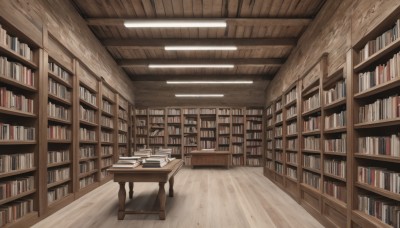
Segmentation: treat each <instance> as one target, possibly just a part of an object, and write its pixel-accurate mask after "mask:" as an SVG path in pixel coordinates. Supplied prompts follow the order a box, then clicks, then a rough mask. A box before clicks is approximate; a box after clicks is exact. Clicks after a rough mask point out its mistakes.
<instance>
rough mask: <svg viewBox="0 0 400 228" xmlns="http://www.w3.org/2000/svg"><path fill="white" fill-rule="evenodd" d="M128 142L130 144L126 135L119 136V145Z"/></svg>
mask: <svg viewBox="0 0 400 228" xmlns="http://www.w3.org/2000/svg"><path fill="white" fill-rule="evenodd" d="M150 140H151V139H150ZM127 142H128V137H127V136H126V134H118V143H127Z"/></svg>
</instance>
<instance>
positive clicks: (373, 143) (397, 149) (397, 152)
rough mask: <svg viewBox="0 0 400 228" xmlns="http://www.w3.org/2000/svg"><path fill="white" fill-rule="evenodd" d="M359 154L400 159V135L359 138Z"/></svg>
mask: <svg viewBox="0 0 400 228" xmlns="http://www.w3.org/2000/svg"><path fill="white" fill-rule="evenodd" d="M358 152H359V153H362V154H369V155H387V156H393V157H400V138H399V135H397V134H392V135H390V136H381V137H376V136H367V137H360V138H358Z"/></svg>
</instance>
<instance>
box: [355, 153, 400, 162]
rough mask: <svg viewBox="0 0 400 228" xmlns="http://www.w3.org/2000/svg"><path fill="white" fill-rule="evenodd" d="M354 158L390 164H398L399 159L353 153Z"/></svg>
mask: <svg viewBox="0 0 400 228" xmlns="http://www.w3.org/2000/svg"><path fill="white" fill-rule="evenodd" d="M354 157H356V158H362V159H370V160H378V161H385V162H391V163H400V157H393V156H384V155H369V154H361V153H354Z"/></svg>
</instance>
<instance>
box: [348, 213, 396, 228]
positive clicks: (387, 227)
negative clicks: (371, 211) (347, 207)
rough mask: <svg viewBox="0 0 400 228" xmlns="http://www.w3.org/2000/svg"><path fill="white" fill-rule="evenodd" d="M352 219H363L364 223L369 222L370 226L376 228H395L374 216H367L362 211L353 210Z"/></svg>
mask: <svg viewBox="0 0 400 228" xmlns="http://www.w3.org/2000/svg"><path fill="white" fill-rule="evenodd" d="M352 217H353V220H359V219H361V220H363V221H368V224H369V225H371V226H374V227H381V228H393V226H390V225H388V224H385V223H383V222H382V221H381V220H379V219H377V218H375V217H374V216H371V215H367V214H365V213H364V212H362V211H358V210H353V211H352Z"/></svg>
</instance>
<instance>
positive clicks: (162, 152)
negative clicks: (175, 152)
mask: <svg viewBox="0 0 400 228" xmlns="http://www.w3.org/2000/svg"><path fill="white" fill-rule="evenodd" d="M171 154H172V149H162V148H160V149H158V150H157V151H156V152H155V155H164V156H167V157H168V158H170V157H171Z"/></svg>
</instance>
